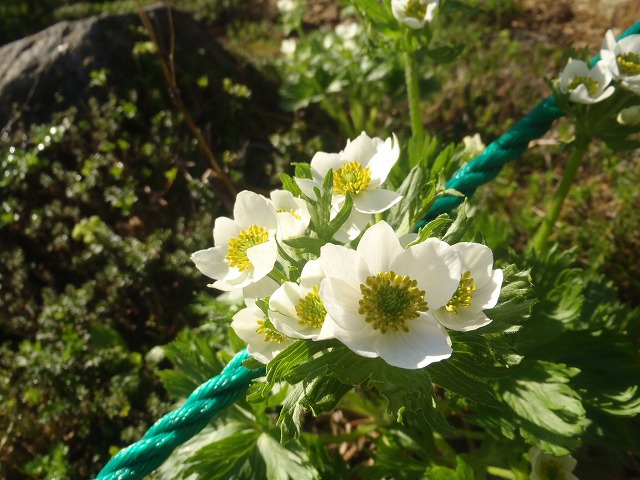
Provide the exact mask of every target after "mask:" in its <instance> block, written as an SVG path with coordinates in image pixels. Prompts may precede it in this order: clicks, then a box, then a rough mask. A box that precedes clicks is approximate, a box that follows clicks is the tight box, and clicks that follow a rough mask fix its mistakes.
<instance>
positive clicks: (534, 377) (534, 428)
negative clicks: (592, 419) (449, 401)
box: [499, 360, 586, 456]
mask: <svg viewBox="0 0 640 480" xmlns="http://www.w3.org/2000/svg"><path fill="white" fill-rule="evenodd" d="M578 373H579V370H577V369H575V368H571V367H567V366H566V365H563V364H558V363H551V362H545V361H542V360H533V361H529V362H528V364H527V365H526V366H523V367H522V368H521V369H519V370H518V371H517V372H516V374H515V375H513V377H511V378H508V379H505V380H501V381H500V382H499V391H500V392H501V396H502V399H503V400H504V401H505V402H506V403H507V404H508V405H509V406H510V407H511V408H512V409H513V411H514V413H515V414H516V418H517V423H518V425H519V427H520V428H519V430H520V434H521V435H522V436H523V437H524V438H525V440H527V441H528V442H530V443H531V444H532V445H534V446H536V447H538V448H540V449H541V450H543V451H545V452H548V453H551V454H552V455H556V456H562V455H568V454H569V453H571V452H572V451H573V450H575V449H576V448H577V447H578V446H579V445H580V443H581V442H580V438H581V436H582V435H583V433H584V431H585V427H586V422H585V410H584V407H583V406H582V402H581V399H580V396H579V395H578V393H577V392H576V391H575V390H573V389H572V388H571V386H570V385H569V382H570V381H571V378H572V377H575V376H576V375H577V374H578Z"/></svg>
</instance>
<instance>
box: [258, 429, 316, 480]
mask: <svg viewBox="0 0 640 480" xmlns="http://www.w3.org/2000/svg"><path fill="white" fill-rule="evenodd" d="M290 445H291V444H290ZM257 447H258V450H259V452H260V455H261V457H262V459H263V460H264V462H265V464H266V467H267V471H266V478H267V479H268V480H289V479H291V480H317V479H318V478H319V475H318V472H317V470H316V469H315V468H314V467H313V466H312V465H311V464H310V463H309V461H308V459H307V458H306V456H304V453H303V452H302V451H301V450H299V449H297V451H294V450H292V449H290V448H287V447H284V446H282V445H280V442H278V441H277V440H276V439H275V438H273V437H272V436H271V435H269V434H267V433H262V434H261V435H260V436H259V437H258V442H257ZM252 478H261V477H259V476H252Z"/></svg>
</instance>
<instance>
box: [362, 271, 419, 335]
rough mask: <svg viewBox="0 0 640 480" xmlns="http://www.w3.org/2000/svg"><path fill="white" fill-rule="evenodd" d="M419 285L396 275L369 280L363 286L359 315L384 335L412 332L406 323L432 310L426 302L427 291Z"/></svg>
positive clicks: (374, 276) (375, 277)
mask: <svg viewBox="0 0 640 480" xmlns="http://www.w3.org/2000/svg"><path fill="white" fill-rule="evenodd" d="M417 285H418V282H417V281H416V280H412V279H411V278H410V277H408V276H406V275H405V276H400V275H396V274H395V273H394V272H380V273H379V274H378V275H372V276H370V277H367V279H366V280H365V283H364V284H361V285H360V292H361V293H362V298H361V299H360V302H359V304H360V308H358V313H359V314H360V315H364V317H365V320H366V321H367V323H370V324H371V326H372V327H373V329H374V330H380V333H387V332H388V331H389V330H393V331H398V330H402V331H403V332H408V331H409V327H407V325H406V322H407V321H409V320H414V319H416V318H418V317H419V316H420V313H419V312H426V311H427V310H429V307H428V306H427V302H425V300H424V294H425V292H424V290H420V289H419V288H418V286H417Z"/></svg>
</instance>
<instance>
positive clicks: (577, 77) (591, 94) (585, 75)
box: [558, 58, 615, 104]
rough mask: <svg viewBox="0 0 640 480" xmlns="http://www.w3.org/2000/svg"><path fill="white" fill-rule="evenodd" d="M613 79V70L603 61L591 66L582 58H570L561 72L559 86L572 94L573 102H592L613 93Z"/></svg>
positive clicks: (561, 89)
mask: <svg viewBox="0 0 640 480" xmlns="http://www.w3.org/2000/svg"><path fill="white" fill-rule="evenodd" d="M611 80H612V75H611V72H610V71H609V70H608V69H607V68H606V66H605V65H604V64H603V63H602V61H599V62H598V63H596V64H595V65H594V66H593V68H589V66H588V65H587V64H586V63H585V62H583V61H582V60H575V59H573V58H570V59H569V61H568V62H567V66H566V67H564V70H563V71H562V73H561V74H560V80H559V82H558V87H559V88H560V91H561V92H562V93H569V94H570V95H569V99H570V100H571V101H572V102H576V103H586V104H592V103H597V102H600V101H602V100H604V99H606V98H609V97H610V96H611V95H613V91H614V90H615V88H614V87H613V85H610V86H609V84H610V83H611Z"/></svg>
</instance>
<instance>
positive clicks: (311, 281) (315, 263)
mask: <svg viewBox="0 0 640 480" xmlns="http://www.w3.org/2000/svg"><path fill="white" fill-rule="evenodd" d="M325 276H326V275H325V274H324V270H323V269H322V265H321V264H320V261H319V260H309V261H308V262H307V263H306V264H305V266H304V267H303V268H302V272H301V273H300V286H301V287H304V288H307V289H309V290H311V289H312V288H313V286H314V285H316V286H318V287H319V286H320V282H321V281H322V279H323V278H324V277H325Z"/></svg>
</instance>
